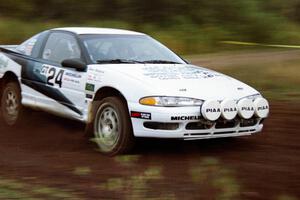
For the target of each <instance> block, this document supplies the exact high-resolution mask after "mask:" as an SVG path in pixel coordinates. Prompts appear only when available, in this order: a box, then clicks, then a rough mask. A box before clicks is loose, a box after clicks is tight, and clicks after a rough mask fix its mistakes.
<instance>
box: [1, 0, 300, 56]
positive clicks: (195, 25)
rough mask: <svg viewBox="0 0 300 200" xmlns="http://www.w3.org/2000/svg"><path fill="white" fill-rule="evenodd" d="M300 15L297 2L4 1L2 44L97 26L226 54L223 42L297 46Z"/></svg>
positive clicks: (184, 49)
mask: <svg viewBox="0 0 300 200" xmlns="http://www.w3.org/2000/svg"><path fill="white" fill-rule="evenodd" d="M299 13H300V2H299V1H298V0H290V1H281V0H265V1H261V0H222V1H207V0H189V1H179V0H152V1H141V0H102V1H97V0H88V1H75V0H48V1H42V0H18V1H5V0H0V43H1V44H3V43H7V44H9V43H19V42H20V41H22V40H24V39H25V38H27V37H28V36H30V35H33V34H34V33H36V32H38V31H41V30H44V29H47V28H52V27H58V26H95V27H112V28H125V29H133V30H137V31H143V32H146V33H149V34H151V35H153V36H154V37H155V38H157V39H159V40H161V41H162V42H163V43H165V44H167V45H168V46H170V47H171V48H172V49H174V50H175V51H176V52H178V53H184V54H195V53H200V52H211V51H217V50H220V49H221V50H222V49H223V48H224V47H223V46H220V45H219V44H218V42H219V41H220V40H241V41H248V42H263V43H272V42H276V43H287V44H293V43H295V41H299V39H300V34H299V23H300V14H299ZM296 43H297V42H296Z"/></svg>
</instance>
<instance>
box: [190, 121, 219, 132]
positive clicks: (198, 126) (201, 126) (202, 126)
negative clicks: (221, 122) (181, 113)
mask: <svg viewBox="0 0 300 200" xmlns="http://www.w3.org/2000/svg"><path fill="white" fill-rule="evenodd" d="M213 125H214V122H211V121H208V120H204V119H201V120H200V121H199V122H190V123H188V124H187V125H186V127H185V128H186V130H206V129H210V128H211V127H213Z"/></svg>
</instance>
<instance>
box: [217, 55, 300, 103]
mask: <svg viewBox="0 0 300 200" xmlns="http://www.w3.org/2000/svg"><path fill="white" fill-rule="evenodd" d="M221 71H222V72H223V73H225V74H228V75H230V76H233V77H234V78H237V79H239V80H242V81H243V82H245V83H247V84H249V85H251V86H253V87H254V88H256V89H257V90H259V91H261V92H262V93H263V95H265V96H266V97H267V98H268V99H272V100H284V101H297V100H299V99H300V78H299V77H300V60H299V61H298V60H297V61H287V62H282V63H270V64H268V63H264V64H242V65H239V66H232V67H226V68H223V69H221Z"/></svg>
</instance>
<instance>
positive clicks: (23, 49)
mask: <svg viewBox="0 0 300 200" xmlns="http://www.w3.org/2000/svg"><path fill="white" fill-rule="evenodd" d="M39 36H40V34H37V35H35V36H33V37H31V38H30V39H28V40H26V41H25V42H23V43H22V44H20V45H19V46H18V47H17V48H16V50H17V51H18V52H19V53H21V54H25V55H27V56H31V54H32V50H33V47H34V45H35V44H36V42H37V40H38V38H39Z"/></svg>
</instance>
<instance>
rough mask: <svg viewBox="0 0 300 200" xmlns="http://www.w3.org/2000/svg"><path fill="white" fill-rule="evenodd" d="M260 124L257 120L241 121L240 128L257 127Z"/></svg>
mask: <svg viewBox="0 0 300 200" xmlns="http://www.w3.org/2000/svg"><path fill="white" fill-rule="evenodd" d="M257 122H258V119H257V118H251V119H240V127H248V126H255V125H256V124H257Z"/></svg>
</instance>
